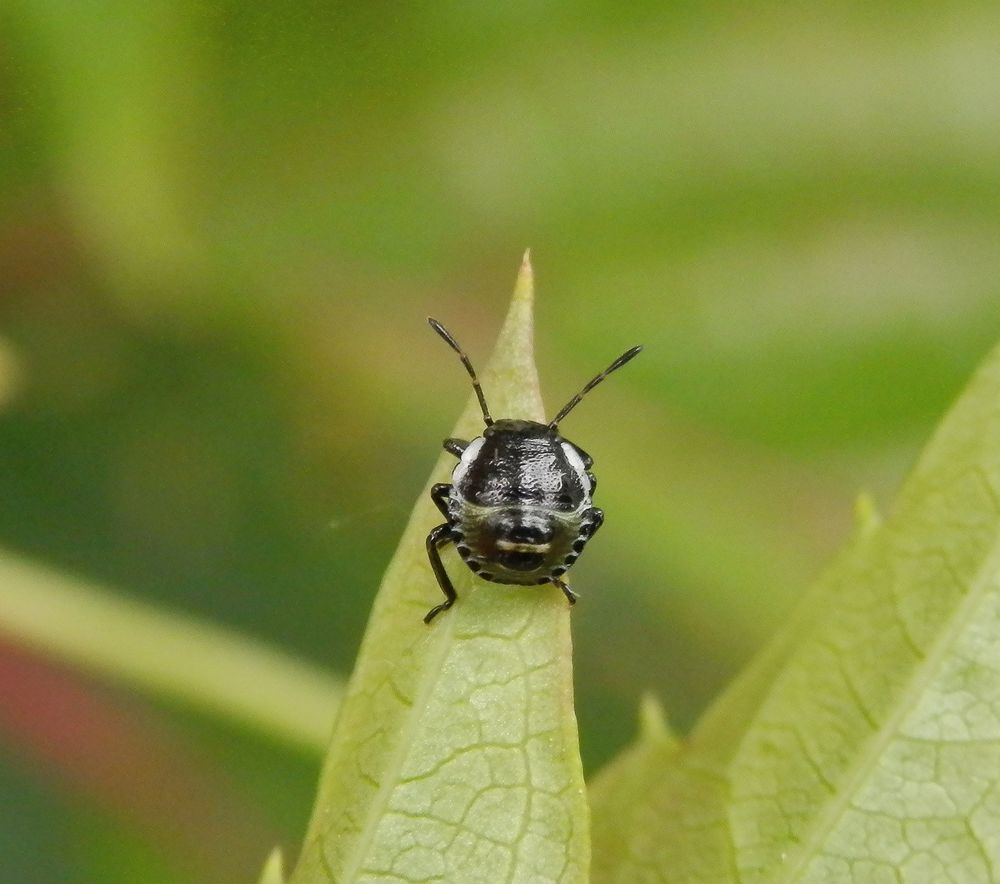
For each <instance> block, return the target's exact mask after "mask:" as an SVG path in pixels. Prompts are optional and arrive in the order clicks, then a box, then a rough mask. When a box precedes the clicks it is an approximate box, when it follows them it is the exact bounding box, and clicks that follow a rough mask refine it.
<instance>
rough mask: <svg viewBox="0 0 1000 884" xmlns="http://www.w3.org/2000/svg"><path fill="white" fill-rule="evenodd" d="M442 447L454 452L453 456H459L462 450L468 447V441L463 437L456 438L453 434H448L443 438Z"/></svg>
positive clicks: (451, 452) (450, 452)
mask: <svg viewBox="0 0 1000 884" xmlns="http://www.w3.org/2000/svg"><path fill="white" fill-rule="evenodd" d="M443 447H444V450H445V451H447V452H448V453H449V454H454V455H455V457H461V456H462V452H463V451H465V449H466V448H468V447H469V443H468V442H466V441H465V440H464V439H456V438H455V437H454V436H449V437H448V438H447V439H445V440H444V445H443Z"/></svg>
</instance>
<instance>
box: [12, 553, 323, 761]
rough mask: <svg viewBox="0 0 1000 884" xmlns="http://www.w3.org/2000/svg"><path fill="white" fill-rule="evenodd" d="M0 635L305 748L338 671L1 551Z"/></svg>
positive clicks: (314, 749)
mask: <svg viewBox="0 0 1000 884" xmlns="http://www.w3.org/2000/svg"><path fill="white" fill-rule="evenodd" d="M0 635H3V636H7V637H9V638H10V639H12V640H14V641H16V642H18V643H20V644H23V645H25V646H27V647H30V648H33V649H35V650H37V651H39V652H41V653H44V654H47V655H49V656H51V657H55V658H57V659H60V660H64V661H66V662H68V663H71V664H73V665H74V666H79V667H81V668H82V669H85V670H87V671H89V672H94V673H97V674H99V675H102V676H104V677H106V678H111V679H114V680H115V681H118V682H122V683H124V684H127V685H129V686H130V687H134V688H139V689H140V690H145V691H149V692H151V693H155V694H158V695H160V696H163V697H167V698H169V699H172V700H178V701H180V702H183V703H188V704H190V705H192V706H194V707H196V708H199V709H202V710H204V711H206V712H210V713H212V714H214V715H219V716H223V717H226V718H229V719H232V720H234V721H237V722H239V723H240V724H243V725H249V726H251V727H254V728H256V729H257V730H258V731H260V732H261V733H264V734H266V735H268V736H270V737H271V738H273V739H278V740H281V741H283V742H286V743H288V744H289V745H291V746H294V747H295V748H296V749H304V750H306V751H307V752H309V753H317V754H318V753H319V752H320V751H322V747H323V745H324V743H325V741H326V740H327V738H328V737H329V733H330V723H331V719H332V717H333V714H332V711H331V707H336V705H337V703H338V702H339V700H340V697H341V695H342V693H343V686H342V685H341V683H340V681H339V679H337V678H336V677H335V676H333V675H330V674H328V673H326V672H323V671H322V670H319V669H317V668H316V667H313V666H311V665H309V664H307V663H305V662H303V661H301V660H296V659H295V658H293V657H289V656H288V655H286V654H284V653H282V652H281V651H278V650H275V649H274V648H270V647H268V646H266V645H264V644H263V643H262V642H258V641H254V640H253V639H250V638H247V637H246V636H242V635H239V634H238V633H236V632H232V631H230V630H227V629H223V628H222V627H220V626H215V625H212V624H210V623H207V622H204V621H201V620H198V619H196V618H194V617H187V616H183V615H181V614H175V613H170V612H168V611H165V610H161V609H157V608H154V607H152V606H151V605H148V604H145V603H143V602H140V601H137V600H136V599H129V598H125V597H124V596H120V595H116V594H115V593H112V592H109V591H108V590H106V589H103V588H101V587H98V586H96V585H94V584H91V583H88V582H85V581H83V580H78V579H75V578H72V577H68V576H66V575H65V574H62V573H60V572H58V571H55V570H53V569H51V568H46V567H43V566H41V565H38V564H35V563H34V562H29V561H27V560H26V559H23V558H21V557H19V556H15V555H14V554H13V553H10V552H8V551H6V550H0Z"/></svg>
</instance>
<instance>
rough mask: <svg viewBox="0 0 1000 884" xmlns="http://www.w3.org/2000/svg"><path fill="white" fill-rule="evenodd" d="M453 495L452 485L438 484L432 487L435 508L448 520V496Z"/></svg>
mask: <svg viewBox="0 0 1000 884" xmlns="http://www.w3.org/2000/svg"><path fill="white" fill-rule="evenodd" d="M450 494H451V485H449V484H448V483H447V482H438V484H437V485H432V486H431V500H433V501H434V506H436V507H437V508H438V509H439V510H441V515H442V516H444V517H445V518H446V519H447V518H448V496H449V495H450Z"/></svg>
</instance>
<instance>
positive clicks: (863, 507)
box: [854, 491, 882, 535]
mask: <svg viewBox="0 0 1000 884" xmlns="http://www.w3.org/2000/svg"><path fill="white" fill-rule="evenodd" d="M881 524H882V514H881V513H880V512H879V508H878V504H877V503H876V502H875V497H874V496H873V495H872V494H871V493H870V492H868V491H862V492H861V493H860V494H858V496H857V498H856V499H855V501H854V527H855V529H856V530H857V531H858V533H860V534H862V535H868V534H871V533H872V532H873V531H875V530H877V529H878V528H879V526H880V525H881Z"/></svg>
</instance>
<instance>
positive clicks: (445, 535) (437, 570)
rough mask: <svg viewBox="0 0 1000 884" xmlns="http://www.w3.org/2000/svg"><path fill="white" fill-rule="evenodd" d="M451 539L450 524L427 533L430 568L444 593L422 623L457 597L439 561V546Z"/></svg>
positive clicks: (452, 602)
mask: <svg viewBox="0 0 1000 884" xmlns="http://www.w3.org/2000/svg"><path fill="white" fill-rule="evenodd" d="M435 487H438V488H439V487H441V486H439V485H438V486H435ZM445 487H448V486H445ZM436 502H437V501H436V500H435V503H436ZM452 539H453V538H452V535H451V526H450V525H449V524H447V523H445V524H443V525H438V526H437V528H435V529H434V530H433V531H431V533H430V534H428V535H427V558H428V559H430V562H431V570H432V571H433V572H434V576H435V577H436V578H437V582H438V586H440V587H441V592H443V593H444V601H443V602H441V604H440V605H436V606H435V607H433V608H431V609H430V610H429V611H428V612H427V614H426V615H425V616H424V623H430V622H431V620H433V619H434V618H435V617H437V615H438V614H440V613H441V612H442V611H447V610H448V609H449V608H450V607H451V606H452V605H453V604H455V599H457V598H458V596H457V595H456V594H455V587H454V586H452V585H451V580H450V579H449V577H448V572H447V571H445V569H444V563H443V562H442V561H441V553H440V552H439V551H438V547H439V546H442V545H443V544H445V543H448V542H449V541H450V540H452Z"/></svg>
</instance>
